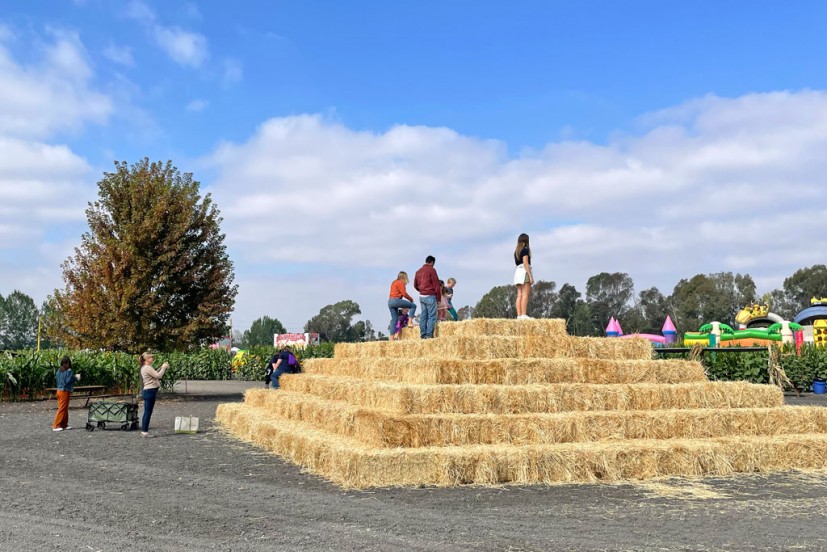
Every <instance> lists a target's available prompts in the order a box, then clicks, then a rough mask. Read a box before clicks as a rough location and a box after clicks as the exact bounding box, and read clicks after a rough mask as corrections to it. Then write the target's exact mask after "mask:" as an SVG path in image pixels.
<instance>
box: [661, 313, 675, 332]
mask: <svg viewBox="0 0 827 552" xmlns="http://www.w3.org/2000/svg"><path fill="white" fill-rule="evenodd" d="M661 331H662V332H663V333H666V332H674V333H677V331H678V330H677V329H675V325H674V324H673V323H672V319H671V318H670V317H669V315H668V314H667V315H666V322H664V323H663V328H661Z"/></svg>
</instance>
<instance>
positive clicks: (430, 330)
mask: <svg viewBox="0 0 827 552" xmlns="http://www.w3.org/2000/svg"><path fill="white" fill-rule="evenodd" d="M419 304H420V305H422V314H420V315H419V337H421V338H422V339H426V338H430V337H434V326H435V325H436V296H435V295H420V296H419Z"/></svg>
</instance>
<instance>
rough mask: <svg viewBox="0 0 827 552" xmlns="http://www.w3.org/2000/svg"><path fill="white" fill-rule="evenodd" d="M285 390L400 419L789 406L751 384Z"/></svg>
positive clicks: (368, 385) (364, 385)
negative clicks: (392, 414) (397, 415)
mask: <svg viewBox="0 0 827 552" xmlns="http://www.w3.org/2000/svg"><path fill="white" fill-rule="evenodd" d="M282 388H283V389H285V390H287V391H293V392H296V393H305V394H311V395H315V396H318V397H321V398H324V399H328V400H339V401H348V402H350V403H351V404H354V405H359V406H362V407H365V408H371V409H375V410H384V411H387V412H395V413H400V414H435V413H445V412H454V413H477V414H520V413H527V412H549V413H552V412H566V411H586V410H657V409H674V408H679V409H686V408H750V407H772V406H781V404H782V403H783V393H782V392H781V390H780V389H778V388H777V387H770V386H767V385H755V384H750V383H746V382H706V383H685V384H607V385H593V384H548V385H509V386H506V385H417V384H399V383H387V382H377V381H367V380H352V379H349V378H339V377H334V376H317V375H311V374H300V375H292V376H291V375H285V376H283V377H282Z"/></svg>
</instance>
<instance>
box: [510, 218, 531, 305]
mask: <svg viewBox="0 0 827 552" xmlns="http://www.w3.org/2000/svg"><path fill="white" fill-rule="evenodd" d="M514 263H515V264H516V265H517V270H516V272H514V285H515V286H517V304H516V306H517V319H518V320H525V319H527V318H531V317H530V316H528V315H527V314H526V311H527V310H528V296H529V295H531V286H532V285H533V284H534V275H533V274H532V273H531V247H530V246H529V245H528V234H520V237H519V238H517V247H516V248H515V249H514Z"/></svg>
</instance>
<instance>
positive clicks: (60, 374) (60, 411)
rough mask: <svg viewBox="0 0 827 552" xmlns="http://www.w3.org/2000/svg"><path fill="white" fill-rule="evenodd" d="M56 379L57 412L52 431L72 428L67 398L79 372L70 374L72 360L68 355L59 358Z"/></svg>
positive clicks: (77, 378) (78, 376)
mask: <svg viewBox="0 0 827 552" xmlns="http://www.w3.org/2000/svg"><path fill="white" fill-rule="evenodd" d="M55 379H56V380H57V414H55V423H54V424H52V431H63V430H64V429H72V428H71V426H70V425H69V398H70V397H71V396H72V391H74V390H75V381H76V380H80V374H72V361H71V360H70V359H69V357H68V356H65V357H63V358H62V359H60V368H59V369H58V371H57V372H56V373H55Z"/></svg>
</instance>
